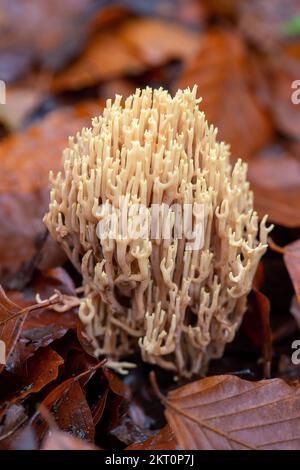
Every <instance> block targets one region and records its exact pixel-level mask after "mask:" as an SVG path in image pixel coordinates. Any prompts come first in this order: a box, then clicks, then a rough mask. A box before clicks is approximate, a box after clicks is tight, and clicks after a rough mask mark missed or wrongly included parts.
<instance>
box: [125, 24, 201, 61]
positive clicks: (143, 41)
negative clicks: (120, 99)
mask: <svg viewBox="0 0 300 470" xmlns="http://www.w3.org/2000/svg"><path fill="white" fill-rule="evenodd" d="M120 37H121V39H123V40H124V41H125V42H126V43H127V44H129V45H130V46H131V47H132V48H133V50H135V52H136V53H137V54H138V56H139V57H140V59H141V60H142V61H144V62H146V63H147V64H148V65H151V66H157V65H161V64H163V63H165V62H167V61H169V60H171V59H182V60H183V59H186V58H188V57H191V56H193V55H194V54H195V52H196V51H197V49H198V48H199V33H198V32H194V31H191V30H189V29H187V28H184V27H182V26H179V25H176V24H174V23H173V24H172V23H170V22H166V21H162V20H159V19H156V18H138V19H133V20H131V21H127V22H126V23H125V24H124V26H122V27H121V30H120Z"/></svg>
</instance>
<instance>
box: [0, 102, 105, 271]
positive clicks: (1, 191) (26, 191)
mask: <svg viewBox="0 0 300 470" xmlns="http://www.w3.org/2000/svg"><path fill="white" fill-rule="evenodd" d="M101 109H102V106H101V102H99V101H95V102H87V103H82V104H80V105H78V106H75V107H73V108H71V107H70V108H64V109H60V110H57V111H54V112H52V113H51V114H49V115H48V116H46V117H45V118H44V119H43V120H41V121H39V123H37V124H35V125H33V126H31V127H30V128H28V129H27V130H26V131H24V132H20V133H18V134H15V135H13V136H11V137H8V138H7V139H5V140H4V141H3V142H2V143H1V145H0V166H1V175H2V177H1V182H0V219H1V226H0V266H1V267H0V278H4V277H5V278H7V277H9V276H10V275H11V274H12V273H15V272H16V271H17V270H18V269H19V268H20V266H21V264H22V263H24V262H25V261H28V260H30V258H32V256H33V255H34V254H35V252H36V241H37V237H38V236H39V235H40V234H41V233H44V231H45V227H44V224H43V222H42V218H43V216H44V214H45V212H46V209H47V206H48V203H49V194H48V193H49V191H48V175H49V170H50V169H52V170H53V171H54V172H56V171H58V170H59V169H60V167H61V154H62V150H63V149H64V147H65V146H66V144H67V140H68V136H69V135H72V134H74V133H75V132H77V130H78V129H80V128H81V127H82V126H86V125H88V124H89V122H90V119H91V117H93V116H95V115H99V114H100V112H101ZM16 253H18V256H16Z"/></svg>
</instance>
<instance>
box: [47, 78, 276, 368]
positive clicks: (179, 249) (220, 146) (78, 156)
mask: <svg viewBox="0 0 300 470" xmlns="http://www.w3.org/2000/svg"><path fill="white" fill-rule="evenodd" d="M196 91H197V90H196V87H194V89H193V90H192V91H191V90H190V89H186V90H178V92H177V93H176V95H175V97H174V98H172V97H171V96H170V95H169V93H168V92H167V91H165V90H163V89H159V90H152V89H151V88H146V89H145V90H142V91H141V90H136V92H135V94H134V95H132V96H130V97H129V98H127V99H126V100H125V102H124V104H123V103H122V97H121V96H116V98H115V101H114V102H112V101H111V100H108V101H107V103H106V107H105V109H104V111H103V113H102V115H101V116H99V117H96V118H94V119H93V120H92V127H91V128H84V129H82V131H81V132H78V133H77V135H76V137H71V138H70V139H69V146H68V147H67V148H66V149H65V151H64V154H63V166H64V171H63V173H58V175H57V176H56V177H55V178H54V177H53V175H50V180H51V183H52V190H51V201H50V205H49V212H48V213H47V214H46V216H45V219H44V220H45V223H46V225H47V227H48V229H49V231H50V233H51V235H52V237H53V238H54V239H55V240H57V241H58V242H59V243H60V244H61V245H62V247H63V248H64V250H65V251H66V253H67V255H68V256H69V258H70V260H71V261H72V262H73V264H74V266H76V268H77V269H78V270H79V271H80V272H81V273H82V276H83V286H84V289H85V295H84V298H83V300H82V302H81V305H80V311H79V315H80V318H81V320H82V322H83V323H84V324H85V326H86V331H87V333H88V335H89V337H90V338H91V341H92V344H93V346H94V348H95V354H96V355H98V356H100V355H106V356H108V357H110V358H112V359H114V360H116V359H118V358H121V357H124V356H127V355H129V354H130V353H132V352H134V351H136V350H137V349H140V351H141V354H142V358H143V359H144V360H145V361H147V362H150V363H152V364H158V365H159V366H161V367H163V368H165V369H169V370H172V371H174V372H175V373H176V374H178V375H183V376H186V377H190V376H191V375H193V374H196V373H199V372H200V371H203V370H204V369H205V367H206V365H207V362H208V360H209V359H210V358H215V357H219V356H221V355H222V353H223V350H224V347H225V345H226V343H228V342H230V341H232V339H233V338H234V335H235V332H236V330H237V328H238V326H239V325H240V322H241V319H242V317H243V314H244V312H245V307H246V298H247V294H248V293H249V291H250V289H251V285H252V281H253V277H254V274H255V271H256V268H257V265H258V262H259V260H260V258H261V256H262V255H263V253H264V252H265V251H266V248H267V236H268V232H269V231H270V229H271V227H269V228H266V217H264V218H263V220H262V221H261V223H260V225H259V223H258V216H257V214H256V212H255V211H254V210H253V197H252V192H251V191H250V190H249V183H248V181H247V179H246V172H247V165H246V164H245V163H243V162H242V161H241V160H238V161H237V163H236V164H235V165H234V166H233V168H232V167H231V165H230V163H229V148H228V146H227V145H225V144H224V143H223V142H218V141H217V140H216V135H217V130H216V129H214V127H213V126H209V125H208V123H207V122H206V120H205V115H204V113H203V112H202V111H201V110H199V103H200V101H201V100H200V99H197V98H196ZM124 207H126V214H127V221H126V223H127V228H128V227H129V228H131V229H133V227H135V229H136V230H127V231H125V232H122V231H121V223H120V214H121V212H122V208H124ZM140 207H144V208H145V211H144V218H143V219H141V218H139V215H140V213H139V208H140ZM162 207H163V208H164V209H166V210H164V211H163V210H161V208H162ZM186 207H190V208H191V218H190V221H191V233H192V235H190V234H188V233H186V232H184V233H183V235H182V236H177V235H178V234H177V235H176V234H175V232H176V230H177V229H178V226H177V225H178V224H177V221H176V220H177V219H176V210H177V209H178V208H179V212H180V209H182V208H186ZM157 208H159V209H158V210H157ZM174 208H175V209H174ZM176 208H177V209H176ZM112 213H114V217H115V219H114V229H117V230H113V229H112V225H109V228H108V229H107V230H106V231H105V230H104V229H103V227H104V228H105V227H107V221H108V220H109V221H110V222H111V221H112V216H111V214H112ZM107 215H110V218H107ZM183 220H184V221H185V217H184V216H183ZM184 223H185V222H184ZM184 223H183V225H184ZM149 226H151V227H152V226H154V227H155V230H154V233H153V231H152V230H151V231H149V230H148V229H147V228H149ZM199 227H201V229H202V234H201V243H198V244H197V243H196V244H195V243H194V242H195V239H196V235H195V234H196V231H195V228H199ZM165 232H168V233H167V236H166V233H165ZM124 233H125V234H124ZM175 235H176V236H175ZM192 242H193V243H194V244H193V243H192Z"/></svg>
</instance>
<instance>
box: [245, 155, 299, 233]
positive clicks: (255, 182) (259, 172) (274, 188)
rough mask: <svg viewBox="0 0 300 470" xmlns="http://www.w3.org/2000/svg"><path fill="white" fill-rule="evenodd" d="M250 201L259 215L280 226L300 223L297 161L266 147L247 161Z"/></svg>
mask: <svg viewBox="0 0 300 470" xmlns="http://www.w3.org/2000/svg"><path fill="white" fill-rule="evenodd" d="M248 174H249V180H250V182H251V187H252V190H253V191H254V205H255V209H256V210H257V211H258V213H259V214H260V215H261V216H263V215H264V214H269V218H270V220H271V221H272V222H275V223H277V224H280V225H283V226H284V227H291V228H292V227H299V226H300V165H299V162H298V161H297V160H296V159H295V158H294V157H292V156H291V155H289V154H286V152H282V151H281V150H278V149H277V148H274V149H272V148H270V149H266V150H265V151H264V153H263V154H262V155H258V156H256V157H255V158H252V159H251V161H250V162H249V173H248Z"/></svg>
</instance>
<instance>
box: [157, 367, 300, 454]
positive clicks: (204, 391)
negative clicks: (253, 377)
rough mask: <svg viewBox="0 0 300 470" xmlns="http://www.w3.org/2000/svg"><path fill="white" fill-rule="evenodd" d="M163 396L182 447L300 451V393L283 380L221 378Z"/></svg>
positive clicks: (210, 378)
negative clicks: (250, 380)
mask: <svg viewBox="0 0 300 470" xmlns="http://www.w3.org/2000/svg"><path fill="white" fill-rule="evenodd" d="M157 393H158V394H160V392H159V391H157ZM160 397H161V399H162V400H163V402H164V403H165V405H166V412H165V413H166V417H167V420H168V422H169V424H170V426H171V428H172V429H173V432H174V434H175V436H176V439H177V440H178V443H179V446H180V447H181V448H182V449H219V450H221V449H223V450H226V449H227V450H229V449H235V450H236V449H240V450H245V449H265V450H266V449H272V450H280V449H282V450H284V449H299V447H300V431H299V429H300V406H299V404H300V390H299V389H295V388H293V387H290V386H289V385H287V384H286V383H285V382H284V381H283V380H281V379H272V380H262V381H259V382H248V381H246V380H242V379H240V378H238V377H235V376H230V375H220V376H214V377H208V378H205V379H202V380H198V381H196V382H192V383H190V384H188V385H185V386H183V387H180V388H178V389H176V390H173V391H172V392H170V393H169V394H168V397H167V398H165V397H163V396H162V395H161V394H160Z"/></svg>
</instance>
